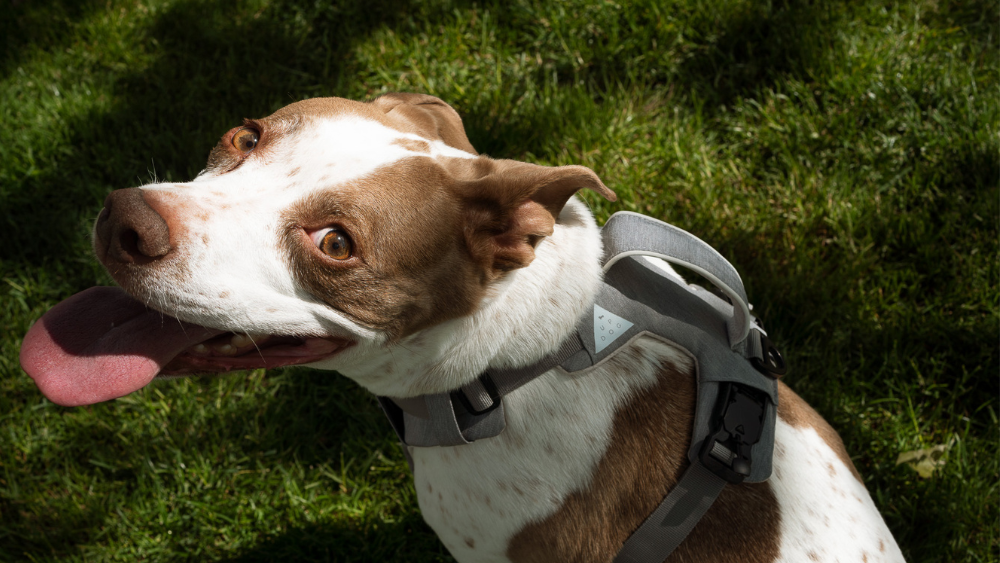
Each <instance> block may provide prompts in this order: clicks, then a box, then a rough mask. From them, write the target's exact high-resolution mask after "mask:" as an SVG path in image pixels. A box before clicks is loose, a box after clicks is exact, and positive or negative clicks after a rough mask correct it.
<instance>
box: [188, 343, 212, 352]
mask: <svg viewBox="0 0 1000 563" xmlns="http://www.w3.org/2000/svg"><path fill="white" fill-rule="evenodd" d="M191 351H192V352H194V353H195V354H207V353H208V346H205V345H204V344H195V345H194V346H193V347H192V348H191Z"/></svg>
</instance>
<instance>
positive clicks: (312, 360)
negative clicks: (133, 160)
mask: <svg viewBox="0 0 1000 563" xmlns="http://www.w3.org/2000/svg"><path fill="white" fill-rule="evenodd" d="M581 189H589V190H591V191H593V192H596V193H597V194H599V195H600V196H603V197H605V198H607V199H609V200H614V199H615V194H614V193H613V192H612V191H611V190H610V189H608V188H607V187H606V186H605V185H604V183H603V182H602V181H601V180H600V179H599V178H598V177H597V175H596V174H595V173H594V172H593V171H591V170H590V169H588V168H585V167H582V166H559V167H545V166H538V165H534V164H528V163H523V162H515V161H510V160H494V159H491V158H489V157H486V156H482V155H479V154H478V153H477V152H476V150H475V149H474V148H473V146H472V145H471V144H470V142H469V140H468V138H467V137H466V134H465V130H464V127H463V125H462V121H461V118H460V117H459V115H458V113H457V112H456V111H455V110H454V109H452V108H451V106H449V105H447V104H446V103H444V102H443V101H441V100H439V99H438V98H435V97H432V96H426V95H419V94H387V95H384V96H381V97H379V98H377V99H375V100H373V101H370V102H367V103H362V102H354V101H349V100H344V99H338V98H319V99H310V100H305V101H301V102H298V103H294V104H291V105H289V106H287V107H284V108H282V109H280V110H279V111H277V112H276V113H274V114H273V115H271V116H270V117H267V118H264V119H256V120H247V121H246V122H245V123H244V124H242V125H240V126H238V127H235V128H233V129H232V130H230V131H229V132H227V133H226V134H225V135H224V136H223V137H222V139H221V140H220V141H219V143H218V145H217V146H216V147H215V148H214V149H213V150H212V151H211V154H210V155H209V158H208V164H207V166H206V168H205V170H204V171H202V172H201V173H200V174H199V175H198V176H197V177H196V178H195V179H194V180H193V181H192V182H189V183H183V184H178V183H161V184H152V185H145V186H142V187H141V188H129V189H122V190H117V191H114V192H112V193H111V195H109V196H108V198H107V200H106V202H105V204H104V209H103V210H102V211H101V213H100V215H99V217H98V218H97V221H96V223H95V226H94V233H93V245H94V250H95V252H96V255H97V258H98V259H99V260H100V261H101V263H102V264H103V265H104V266H105V267H106V268H107V270H108V272H109V273H110V274H111V276H113V278H114V279H115V281H116V282H117V283H118V284H119V285H120V286H121V288H120V289H119V288H109V287H101V288H92V289H90V290H87V291H84V292H82V293H80V294H77V295H75V296H73V297H70V298H69V299H67V300H66V301H64V302H62V303H60V304H58V305H56V306H55V307H54V308H53V309H52V310H50V311H49V312H48V313H46V315H45V316H43V317H42V319H40V321H39V322H37V323H35V325H34V326H33V327H32V328H31V330H30V331H29V333H28V334H27V335H26V336H25V338H24V341H23V346H22V349H21V364H22V366H23V368H24V370H25V371H26V372H27V373H28V374H29V375H30V376H31V377H33V378H34V380H35V382H36V383H37V385H38V387H39V388H40V389H41V391H42V392H43V394H45V396H47V397H48V398H49V399H50V400H52V401H53V402H55V403H58V404H60V405H66V406H74V405H85V404H91V403H95V402H99V401H106V400H110V399H113V398H116V397H120V396H123V395H126V394H128V393H131V392H133V391H135V390H137V389H139V388H141V387H143V386H145V385H146V384H148V383H149V382H150V381H151V380H152V379H154V378H156V377H170V376H182V375H189V374H197V373H207V372H227V371H233V370H241V369H254V368H261V367H264V368H272V367H278V366H286V365H306V366H311V367H315V368H320V369H328V370H336V371H338V372H340V373H342V374H343V375H345V376H347V377H350V378H351V379H353V380H355V381H356V382H358V383H359V384H360V385H362V386H363V387H365V388H366V389H368V390H369V391H371V392H372V393H374V394H376V395H379V396H388V397H398V398H407V397H415V396H418V395H423V394H432V393H444V392H449V391H451V390H454V389H458V388H460V387H462V386H463V385H466V384H468V383H469V382H470V381H472V380H473V379H475V378H476V377H477V375H478V374H480V373H481V372H483V371H484V370H485V369H486V368H488V367H492V368H497V367H499V368H508V367H518V366H523V365H527V364H531V363H532V362H535V361H536V360H538V359H539V358H541V357H543V356H545V355H546V354H549V353H551V352H553V351H554V350H556V349H557V348H558V347H559V344H560V342H561V341H562V340H563V339H564V338H565V337H566V336H567V335H568V334H569V333H570V332H571V331H572V330H573V328H574V326H575V325H576V323H577V320H578V319H579V318H580V317H581V315H583V314H584V312H585V311H586V310H587V309H588V307H590V304H591V303H592V302H593V300H594V298H595V295H596V292H597V290H598V287H599V284H600V280H601V275H602V274H601V268H600V266H599V260H600V258H601V255H602V248H601V239H600V236H599V230H598V227H597V225H596V223H595V221H594V218H593V217H592V215H591V214H590V212H589V210H588V209H587V207H586V206H585V205H584V204H583V203H581V202H580V201H579V200H578V199H577V198H576V197H575V193H576V192H577V191H579V190H581ZM164 315H169V316H171V317H174V318H175V319H176V322H175V321H173V320H172V319H169V318H167V319H166V322H165V321H164V319H165V317H164ZM694 369H695V366H694V365H693V364H692V361H691V360H690V359H689V357H688V356H687V355H685V354H683V353H681V352H680V351H679V350H678V349H677V348H674V347H673V346H671V345H670V344H668V343H665V342H663V341H661V340H657V339H652V338H645V339H644V338H640V339H637V340H635V341H632V342H630V343H629V344H628V345H627V346H625V347H624V348H623V349H621V350H620V351H618V352H617V353H616V354H615V355H614V356H612V357H611V359H610V360H609V361H607V362H603V363H601V364H599V365H598V366H595V367H593V368H591V369H588V370H585V371H584V372H579V373H573V374H569V373H566V372H565V371H562V370H561V369H558V368H557V369H553V370H551V371H549V372H546V373H545V374H544V375H542V376H541V377H539V378H537V379H535V380H533V381H532V382H531V383H529V384H527V385H525V386H524V387H522V388H520V389H518V390H517V391H515V392H513V393H511V394H510V395H508V396H507V397H505V399H504V401H505V413H506V418H507V421H506V422H507V427H506V430H505V431H504V432H503V433H502V434H500V435H498V436H496V437H494V438H489V439H483V440H478V441H475V442H473V443H471V444H468V445H463V446H458V447H423V448H412V449H411V453H412V460H413V468H414V470H413V475H414V480H415V486H416V491H417V494H418V500H419V505H420V509H421V512H422V514H423V517H424V519H425V520H426V521H427V523H428V524H429V525H430V526H431V528H433V529H434V531H435V532H436V533H437V535H438V536H439V537H440V539H441V541H442V542H443V543H444V545H445V546H446V547H447V548H448V550H449V551H450V552H451V553H452V555H453V556H454V557H455V559H457V560H458V561H460V562H463V563H467V562H517V563H525V562H545V563H550V562H562V561H572V562H609V561H611V560H612V559H614V557H615V555H616V554H617V553H618V551H619V549H620V548H621V546H622V544H623V542H624V541H625V539H626V538H628V537H629V535H630V534H631V533H632V532H633V531H634V530H635V529H636V528H637V527H638V526H639V525H640V524H641V523H642V522H643V520H644V519H645V518H646V517H647V516H648V515H649V514H650V513H651V512H652V511H653V510H654V509H655V508H656V506H657V505H658V504H659V503H660V501H661V500H662V499H663V498H664V495H666V494H667V493H668V492H669V491H670V490H671V488H672V487H673V486H674V485H675V484H676V483H677V481H678V479H679V477H680V475H681V474H682V473H683V471H684V469H685V468H686V467H687V465H688V463H689V462H688V460H687V457H686V455H685V454H686V452H687V451H688V448H689V445H690V440H691V438H690V436H691V425H692V419H693V416H694V415H693V413H694V399H695V392H696V389H695V379H694V376H693V371H694ZM778 395H779V406H778V419H777V423H776V429H775V434H776V437H775V445H774V457H773V474H772V476H771V478H770V479H769V480H768V481H766V482H762V483H754V484H741V485H733V486H727V487H726V488H725V489H724V490H723V491H722V493H721V495H720V496H719V498H718V500H717V501H716V502H715V504H714V505H713V506H712V507H711V508H710V510H709V511H708V513H707V514H706V515H705V516H704V518H703V519H702V520H701V521H700V522H699V523H698V525H697V526H696V527H695V528H694V531H693V532H692V533H691V534H690V535H689V536H688V537H687V538H686V539H685V540H684V542H683V543H681V545H680V547H679V548H678V549H677V550H676V551H675V552H674V553H673V554H672V555H671V556H670V558H669V559H668V561H672V562H683V561H697V562H722V561H746V562H761V563H763V562H775V561H784V562H796V563H798V562H808V561H821V562H833V561H840V562H847V561H851V562H867V563H876V562H900V561H903V556H902V554H901V552H900V549H899V547H898V546H897V544H896V542H895V541H894V539H893V537H892V535H891V533H890V532H889V530H888V528H887V527H886V525H885V523H884V521H883V519H882V517H881V515H880V514H879V513H878V511H877V509H876V507H875V505H874V503H873V501H872V499H871V497H870V495H869V494H868V492H867V490H866V489H865V486H864V484H863V482H862V479H861V477H860V476H859V474H858V472H857V470H856V469H855V467H854V464H853V463H852V462H851V459H850V457H849V456H848V454H847V452H846V451H845V449H844V446H843V443H842V442H841V439H840V437H839V436H838V435H837V433H836V432H835V431H834V430H833V429H832V428H831V427H830V425H829V424H827V423H826V422H825V421H824V420H823V419H822V418H821V417H820V416H819V415H818V414H817V413H816V411H814V410H813V409H812V408H810V407H809V406H808V405H807V404H806V403H805V402H804V401H803V400H802V399H800V398H799V397H798V396H797V395H796V394H795V393H794V392H793V391H792V390H790V389H789V388H788V387H787V386H786V385H784V384H783V383H779V390H778Z"/></svg>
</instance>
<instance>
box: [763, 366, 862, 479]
mask: <svg viewBox="0 0 1000 563" xmlns="http://www.w3.org/2000/svg"><path fill="white" fill-rule="evenodd" d="M778 416H779V417H780V418H781V419H782V420H784V421H785V422H787V423H788V424H790V425H792V426H794V427H796V428H802V427H811V428H813V429H815V430H816V433H817V434H819V436H820V438H822V439H823V441H824V442H826V444H827V445H828V446H830V449H831V450H833V453H835V454H837V457H838V458H840V461H842V462H844V465H845V466H847V468H848V469H850V470H851V474H852V475H854V478H855V479H857V480H858V481H859V482H861V483H864V481H863V480H862V479H861V474H860V473H858V470H857V468H856V467H854V462H853V461H851V456H849V455H847V449H846V448H844V442H843V440H841V439H840V435H839V434H837V431H836V430H834V429H833V427H832V426H830V424H829V423H828V422H827V421H826V420H824V419H823V417H822V416H820V415H819V413H818V412H816V410H815V409H813V408H812V407H811V406H809V404H808V403H806V402H805V401H803V400H802V398H801V397H799V396H798V395H797V394H796V393H795V391H792V390H791V389H790V388H789V387H788V386H787V385H785V384H784V383H782V382H780V381H779V382H778ZM832 473H833V472H832V468H831V474H832Z"/></svg>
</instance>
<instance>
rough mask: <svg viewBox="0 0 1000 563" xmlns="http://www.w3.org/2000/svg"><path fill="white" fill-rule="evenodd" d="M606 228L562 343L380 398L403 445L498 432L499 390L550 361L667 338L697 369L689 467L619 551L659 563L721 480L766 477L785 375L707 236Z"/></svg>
mask: <svg viewBox="0 0 1000 563" xmlns="http://www.w3.org/2000/svg"><path fill="white" fill-rule="evenodd" d="M602 237H603V238H604V245H605V249H606V250H607V252H606V256H607V258H606V259H605V280H604V284H603V286H602V287H601V290H600V292H599V294H598V296H597V299H596V302H595V304H594V308H593V316H592V317H591V315H590V314H589V311H588V314H587V315H584V318H582V319H581V321H580V323H579V324H578V326H577V330H576V331H575V332H574V333H573V334H571V335H570V336H569V337H568V338H567V339H566V340H565V342H564V343H563V344H562V346H561V347H560V349H559V350H558V351H556V352H555V353H553V354H551V355H549V356H547V357H545V358H543V359H542V360H540V361H539V362H537V363H535V364H533V365H531V366H526V367H523V368H517V369H490V370H488V371H486V372H485V373H483V374H481V376H480V377H479V378H478V379H476V380H475V381H473V382H472V383H471V384H469V385H466V386H465V387H463V388H462V389H460V390H456V391H454V392H452V393H450V394H449V393H441V394H437V395H425V396H421V397H414V398H410V399H393V398H388V397H379V402H380V403H381V405H382V407H383V409H384V410H385V412H386V414H387V415H388V417H389V420H390V422H391V423H392V425H393V428H394V429H395V430H396V433H397V435H398V436H399V437H400V440H401V441H402V442H403V443H404V444H405V445H408V446H416V447H425V446H441V445H448V446H453V445H461V444H466V443H469V442H472V441H475V440H478V439H483V438H488V437H492V436H496V435H498V434H499V433H500V432H502V431H503V429H504V427H505V424H506V423H505V416H504V410H503V409H504V404H503V400H502V398H503V396H505V395H507V394H509V393H510V392H512V391H514V390H515V389H517V388H518V387H520V386H522V385H524V384H526V383H528V382H529V381H531V380H533V379H534V378H535V377H538V376H539V375H541V374H543V373H545V372H547V371H549V370H551V369H553V368H555V367H557V366H558V367H561V368H562V369H564V370H566V371H568V372H580V371H582V370H586V369H589V368H592V367H593V366H595V365H598V364H600V363H602V362H603V361H605V360H606V359H607V358H609V357H610V356H611V355H613V354H614V353H615V352H616V351H617V350H618V349H620V348H621V347H623V346H624V345H625V344H627V343H628V342H631V341H632V340H633V339H635V338H638V337H640V336H643V335H648V336H653V337H656V338H660V339H663V340H667V341H669V342H671V343H672V344H674V345H676V346H677V347H679V348H680V349H682V350H684V351H686V352H687V353H688V354H689V355H690V356H691V358H692V359H693V360H694V364H695V366H696V372H697V383H698V386H697V387H698V394H697V400H696V401H697V402H696V407H695V424H694V430H693V435H692V440H691V448H690V449H689V451H688V458H689V460H690V462H691V465H690V467H689V469H688V470H687V471H686V472H685V473H684V475H683V476H682V477H681V480H680V481H679V482H678V484H677V485H676V486H675V487H674V489H672V490H671V492H670V493H669V494H668V495H667V496H666V497H665V498H664V501H663V502H662V503H661V504H660V506H659V507H658V508H657V509H656V510H655V511H654V512H653V514H652V515H650V517H648V518H647V520H646V521H645V522H644V523H643V524H642V526H640V528H639V529H638V530H636V532H635V533H634V534H633V535H632V536H631V537H630V538H629V539H628V540H627V541H626V542H625V545H624V546H623V548H622V550H621V551H620V552H619V554H618V556H617V558H616V559H615V563H653V562H657V563H658V562H661V561H663V560H664V559H666V557H667V556H668V555H669V554H670V553H671V552H672V551H673V550H674V549H675V548H676V547H677V546H678V545H679V544H680V543H681V541H683V539H684V538H685V537H686V536H687V534H688V533H689V532H690V531H691V529H693V528H694V525H695V524H696V523H697V522H698V520H699V519H700V518H701V516H702V515H703V514H704V513H705V511H707V510H708V508H709V507H710V506H711V504H712V502H713V501H714V500H715V498H716V497H717V496H718V494H719V492H720V491H721V490H722V488H723V487H724V486H725V484H726V483H727V482H734V483H735V482H741V481H742V480H744V479H746V480H748V481H750V482H758V481H763V480H766V479H767V478H768V477H769V476H770V473H771V454H772V448H773V442H774V420H775V412H776V405H777V383H776V382H775V381H774V379H773V377H774V376H776V375H780V373H783V370H784V364H783V362H782V361H781V358H780V354H778V353H777V351H776V350H775V349H774V348H773V346H772V345H771V344H770V342H769V341H768V340H767V336H766V333H764V332H763V329H762V328H761V327H760V326H759V324H758V325H752V324H751V323H752V321H751V318H752V317H751V316H750V313H749V306H748V305H747V303H746V296H745V291H744V289H743V285H742V281H741V280H740V278H739V275H738V274H737V273H736V271H735V269H734V268H733V267H732V265H730V264H729V262H728V261H726V260H725V258H723V257H722V256H721V255H719V254H718V253H717V252H716V251H715V250H714V249H712V248H711V247H709V246H708V245H707V244H705V243H704V242H702V241H701V240H699V239H697V238H696V237H694V236H693V235H690V234H689V233H687V232H685V231H683V230H681V229H677V228H676V227H673V226H671V225H667V224H666V223H662V222H660V221H656V220H655V219H651V218H649V217H645V216H642V215H638V214H634V213H627V212H626V213H617V214H615V215H614V216H612V217H611V219H609V220H608V222H607V224H606V225H605V226H604V228H603V229H602ZM639 254H645V255H653V256H656V257H659V258H662V259H664V260H667V261H670V262H674V263H678V264H681V265H684V266H686V267H688V268H691V269H693V270H695V271H697V272H699V273H701V274H702V275H703V276H704V277H706V278H707V279H709V280H710V281H712V282H713V283H714V284H716V285H717V286H718V287H719V289H720V290H721V291H722V292H723V293H724V294H725V295H726V296H727V297H728V298H729V300H730V301H731V302H732V304H730V303H727V302H725V301H723V300H722V299H719V298H718V297H716V296H715V295H713V294H712V293H710V292H708V291H706V290H703V289H700V288H696V287H694V286H687V285H685V284H682V283H680V282H679V280H677V281H675V280H673V279H671V278H669V277H667V276H665V275H664V273H663V272H661V271H660V270H658V269H656V268H655V267H653V266H651V265H649V264H647V263H645V262H644V261H640V260H636V259H634V258H632V257H634V256H635V255H639ZM736 339H738V340H736ZM748 360H750V361H748ZM751 362H752V363H753V365H754V366H755V367H756V368H757V369H754V367H751ZM765 374H767V375H765ZM404 451H407V453H408V450H407V448H404Z"/></svg>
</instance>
